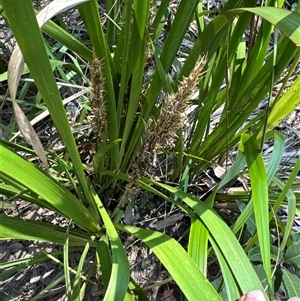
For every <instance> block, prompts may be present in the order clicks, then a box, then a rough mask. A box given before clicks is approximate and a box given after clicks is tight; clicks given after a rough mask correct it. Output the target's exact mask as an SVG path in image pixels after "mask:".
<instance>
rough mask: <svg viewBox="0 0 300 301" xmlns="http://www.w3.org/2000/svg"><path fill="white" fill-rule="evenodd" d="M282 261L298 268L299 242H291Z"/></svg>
mask: <svg viewBox="0 0 300 301" xmlns="http://www.w3.org/2000/svg"><path fill="white" fill-rule="evenodd" d="M284 262H286V263H288V264H290V265H293V266H295V267H297V268H298V269H300V243H299V242H298V243H293V244H292V245H291V246H290V247H289V248H288V249H287V250H286V252H285V254H284Z"/></svg>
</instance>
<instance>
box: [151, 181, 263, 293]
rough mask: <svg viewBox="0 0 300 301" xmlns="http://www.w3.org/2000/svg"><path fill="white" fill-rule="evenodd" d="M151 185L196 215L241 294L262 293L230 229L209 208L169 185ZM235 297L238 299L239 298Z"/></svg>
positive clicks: (258, 282) (156, 183)
mask: <svg viewBox="0 0 300 301" xmlns="http://www.w3.org/2000/svg"><path fill="white" fill-rule="evenodd" d="M151 183H152V184H154V185H156V186H159V187H161V188H163V189H166V190H167V191H169V192H171V193H173V194H175V195H176V196H177V197H179V198H181V199H182V200H183V202H185V203H186V204H187V205H188V206H190V207H191V208H192V209H193V210H194V211H195V212H196V213H197V214H198V216H199V219H200V220H201V222H202V223H203V224H204V225H205V227H206V228H207V229H208V231H209V235H210V237H211V239H213V240H214V241H215V242H216V243H217V245H218V247H219V249H220V250H221V252H222V254H223V256H224V258H225V259H226V261H227V264H228V265H229V267H230V270H231V271H232V273H233V275H234V278H235V279H236V281H237V283H238V285H239V287H240V289H241V291H242V292H243V293H247V292H249V291H251V290H255V289H259V290H261V291H263V287H262V286H261V283H260V281H259V279H258V278H257V275H256V274H255V272H254V270H253V268H252V266H251V264H250V262H249V260H248V258H247V256H246V254H245V252H244V250H243V249H242V247H241V245H240V244H239V242H238V241H237V239H236V237H235V236H234V235H233V233H232V232H231V230H230V228H229V227H228V226H227V225H226V224H225V223H224V221H223V220H221V219H220V218H219V217H218V216H217V215H216V213H215V212H214V211H213V210H212V209H211V208H210V206H208V205H207V204H205V203H203V202H201V201H199V199H198V198H196V197H193V196H191V195H189V194H187V193H184V192H183V191H180V190H178V189H176V188H173V187H171V186H169V185H166V184H162V183H159V182H154V181H151ZM235 297H236V298H238V297H239V296H235Z"/></svg>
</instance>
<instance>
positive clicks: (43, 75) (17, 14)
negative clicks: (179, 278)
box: [3, 0, 99, 222]
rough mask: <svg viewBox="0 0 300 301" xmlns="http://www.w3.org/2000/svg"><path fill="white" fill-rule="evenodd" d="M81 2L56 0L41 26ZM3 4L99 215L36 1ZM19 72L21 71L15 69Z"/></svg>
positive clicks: (86, 197)
mask: <svg viewBox="0 0 300 301" xmlns="http://www.w3.org/2000/svg"><path fill="white" fill-rule="evenodd" d="M78 1H79V0H78ZM78 1H77V0H72V1H68V3H67V2H65V3H62V2H60V3H59V4H60V6H58V7H56V6H55V5H56V2H51V3H50V4H49V5H51V8H52V9H50V8H49V7H47V8H46V9H45V10H44V11H42V12H41V13H40V14H39V15H38V18H39V21H40V25H41V26H42V25H43V23H44V22H46V21H47V20H48V19H49V18H51V17H53V14H54V15H55V13H59V12H60V10H64V9H66V8H70V7H72V4H73V5H74V3H78ZM80 2H82V1H80ZM3 7H4V9H5V13H6V15H7V18H8V20H9V21H10V25H11V28H12V31H13V33H14V36H15V38H16V40H17V42H18V45H19V47H20V49H21V51H22V54H23V56H24V59H25V61H26V63H27V65H28V68H29V70H30V72H31V75H32V77H33V79H34V81H35V84H36V86H37V87H38V89H39V91H40V93H41V95H42V97H43V99H44V101H45V103H46V105H47V108H48V110H49V112H50V115H51V118H52V120H53V122H54V124H55V126H56V128H57V130H58V132H59V134H60V136H61V138H62V140H63V142H64V143H65V145H66V147H67V150H68V152H69V155H70V157H71V160H72V162H73V164H74V170H75V173H76V175H77V177H78V181H79V183H80V185H81V188H82V190H83V194H82V195H81V197H82V199H83V200H85V201H86V202H88V203H89V205H90V207H91V212H92V214H93V215H94V214H97V210H96V209H95V208H94V203H93V201H92V197H91V194H90V191H89V189H88V184H87V179H86V177H85V174H84V172H83V167H82V164H81V160H80V157H79V154H78V150H77V146H76V143H75V140H74V137H73V133H72V130H71V127H70V124H69V121H68V118H67V115H66V112H65V109H64V106H63V103H62V100H61V97H60V94H59V91H58V88H57V84H56V81H55V78H54V75H53V72H52V69H51V65H50V62H49V59H48V55H47V52H46V49H45V45H44V41H43V37H42V34H41V32H40V29H39V25H38V22H37V19H36V15H35V12H34V9H33V6H32V1H30V0H24V1H22V3H21V2H20V1H17V0H9V1H8V0H4V1H3ZM37 57H38V58H39V63H38V64H37V62H36V58H37ZM20 66H21V67H22V64H20ZM15 72H17V73H18V72H20V70H15ZM93 219H95V220H97V222H98V219H99V217H98V216H94V218H93Z"/></svg>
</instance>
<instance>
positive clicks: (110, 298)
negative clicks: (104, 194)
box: [93, 191, 130, 301]
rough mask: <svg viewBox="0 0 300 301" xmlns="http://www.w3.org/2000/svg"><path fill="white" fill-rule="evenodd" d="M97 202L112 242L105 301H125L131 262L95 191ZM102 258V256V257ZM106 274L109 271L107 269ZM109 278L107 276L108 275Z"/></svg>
mask: <svg viewBox="0 0 300 301" xmlns="http://www.w3.org/2000/svg"><path fill="white" fill-rule="evenodd" d="M93 195H94V198H95V202H96V204H97V206H98V210H99V213H100V215H101V217H102V219H103V222H104V225H105V227H106V231H107V236H108V239H109V242H110V247H111V252H112V259H111V262H112V267H111V273H110V279H109V283H108V287H107V290H106V293H105V297H104V299H103V300H104V301H115V300H124V298H125V295H126V293H127V288H128V284H129V277H130V273H129V262H128V258H127V255H126V252H125V250H124V246H123V244H122V242H121V240H120V237H119V235H118V232H117V231H116V229H115V227H114V225H113V223H112V221H111V219H110V217H109V215H108V213H107V211H106V210H105V208H104V206H103V204H102V202H101V200H100V199H99V197H98V195H97V194H96V192H95V191H93ZM100 256H101V255H100ZM106 272H108V269H107V267H106ZM106 276H107V275H106Z"/></svg>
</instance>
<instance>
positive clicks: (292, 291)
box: [282, 269, 300, 298]
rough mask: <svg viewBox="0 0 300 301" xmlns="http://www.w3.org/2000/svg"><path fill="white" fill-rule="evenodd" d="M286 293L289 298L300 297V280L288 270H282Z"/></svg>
mask: <svg viewBox="0 0 300 301" xmlns="http://www.w3.org/2000/svg"><path fill="white" fill-rule="evenodd" d="M282 274H283V275H282V280H283V287H284V291H285V292H286V294H287V297H288V298H292V297H296V296H300V279H299V277H298V276H296V275H295V274H292V273H291V272H289V271H288V270H286V269H282Z"/></svg>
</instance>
